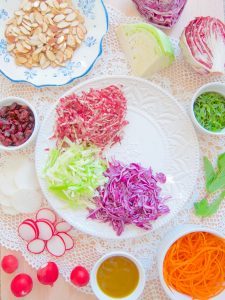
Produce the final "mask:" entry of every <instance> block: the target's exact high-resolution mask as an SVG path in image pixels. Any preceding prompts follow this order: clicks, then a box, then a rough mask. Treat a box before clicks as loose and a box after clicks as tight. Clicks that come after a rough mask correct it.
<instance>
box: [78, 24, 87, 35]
mask: <svg viewBox="0 0 225 300" xmlns="http://www.w3.org/2000/svg"><path fill="white" fill-rule="evenodd" d="M78 27H80V29H81V30H82V31H83V33H84V34H86V33H87V29H86V27H85V26H84V25H83V24H79V25H78Z"/></svg>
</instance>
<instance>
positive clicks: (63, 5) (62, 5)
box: [59, 2, 68, 9]
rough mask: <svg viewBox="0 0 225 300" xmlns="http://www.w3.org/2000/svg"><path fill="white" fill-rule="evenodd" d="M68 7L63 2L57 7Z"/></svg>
mask: <svg viewBox="0 0 225 300" xmlns="http://www.w3.org/2000/svg"><path fill="white" fill-rule="evenodd" d="M67 6H68V3H66V2H63V3H60V5H59V7H60V8H62V9H63V8H66V7H67Z"/></svg>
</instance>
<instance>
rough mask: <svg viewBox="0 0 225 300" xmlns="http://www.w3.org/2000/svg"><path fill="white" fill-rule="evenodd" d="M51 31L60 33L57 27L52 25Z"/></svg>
mask: <svg viewBox="0 0 225 300" xmlns="http://www.w3.org/2000/svg"><path fill="white" fill-rule="evenodd" d="M49 30H50V31H52V32H57V31H59V28H58V27H57V26H56V25H51V26H49Z"/></svg>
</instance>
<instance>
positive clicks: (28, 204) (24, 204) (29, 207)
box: [11, 189, 42, 213]
mask: <svg viewBox="0 0 225 300" xmlns="http://www.w3.org/2000/svg"><path fill="white" fill-rule="evenodd" d="M41 200H42V195H41V193H39V192H37V191H34V190H29V189H23V190H18V191H17V192H16V193H14V194H13V195H12V197H11V203H12V206H13V207H14V208H15V209H16V210H18V211H19V212H21V213H33V212H36V211H37V210H38V209H39V208H40V206H41Z"/></svg>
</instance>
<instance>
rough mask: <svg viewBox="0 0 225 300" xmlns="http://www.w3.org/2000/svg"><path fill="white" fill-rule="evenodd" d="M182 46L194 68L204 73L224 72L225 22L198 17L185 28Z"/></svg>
mask: <svg viewBox="0 0 225 300" xmlns="http://www.w3.org/2000/svg"><path fill="white" fill-rule="evenodd" d="M180 47H181V49H182V51H183V54H184V57H185V58H186V60H187V62H188V63H189V64H190V65H191V66H192V68H193V69H194V70H195V71H196V72H198V73H200V74H202V75H206V74H215V75H222V74H224V73H225V72H224V71H225V70H224V66H225V24H224V23H223V22H221V21H220V20H218V19H216V18H213V17H197V18H195V19H194V20H192V21H191V22H190V23H189V24H188V26H187V27H186V28H185V29H184V31H183V33H182V35H181V39H180Z"/></svg>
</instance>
